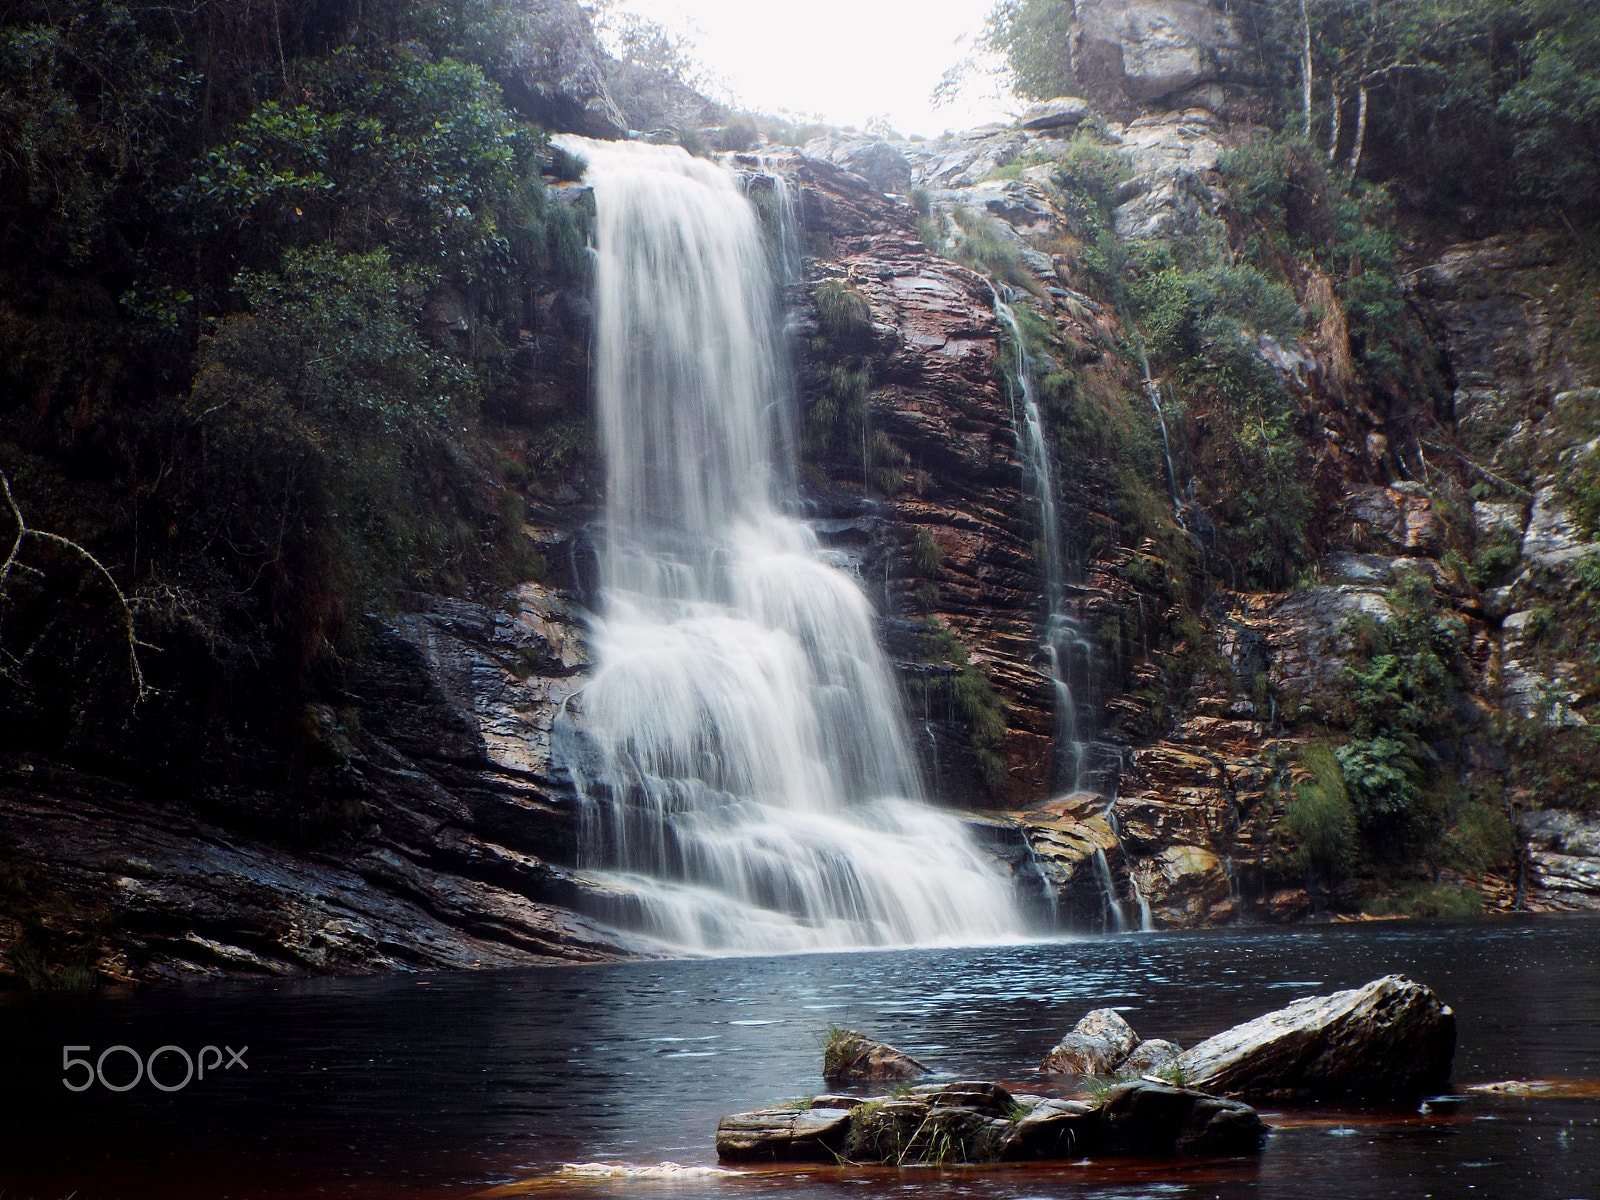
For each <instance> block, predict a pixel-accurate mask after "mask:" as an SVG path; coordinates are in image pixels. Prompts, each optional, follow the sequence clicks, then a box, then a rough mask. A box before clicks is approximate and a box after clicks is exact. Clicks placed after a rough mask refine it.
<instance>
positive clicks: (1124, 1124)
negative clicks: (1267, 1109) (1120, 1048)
mask: <svg viewBox="0 0 1600 1200" xmlns="http://www.w3.org/2000/svg"><path fill="white" fill-rule="evenodd" d="M1266 1132H1267V1127H1266V1126H1265V1125H1264V1124H1262V1121H1261V1118H1260V1117H1258V1116H1257V1115H1256V1112H1255V1110H1254V1109H1253V1108H1251V1107H1250V1106H1249V1105H1246V1104H1241V1103H1239V1102H1238V1101H1237V1100H1223V1099H1220V1098H1218V1097H1216V1096H1208V1095H1206V1094H1205V1093H1204V1092H1199V1091H1196V1090H1194V1089H1193V1088H1180V1087H1169V1086H1167V1085H1166V1084H1161V1083H1149V1082H1146V1081H1143V1080H1141V1081H1138V1082H1135V1083H1124V1084H1120V1085H1119V1086H1117V1087H1114V1088H1112V1089H1111V1091H1110V1092H1109V1093H1107V1095H1106V1098H1105V1103H1104V1104H1102V1105H1101V1107H1100V1110H1099V1120H1098V1123H1097V1127H1096V1135H1095V1136H1096V1138H1097V1144H1096V1151H1097V1152H1098V1153H1101V1154H1110V1155H1137V1156H1145V1155H1158V1156H1159V1155H1167V1154H1199V1155H1219V1156H1220V1155H1237V1154H1259V1153H1260V1152H1261V1141H1262V1139H1263V1138H1264V1137H1265V1136H1266Z"/></svg>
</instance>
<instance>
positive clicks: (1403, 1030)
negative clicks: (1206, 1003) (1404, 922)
mask: <svg viewBox="0 0 1600 1200" xmlns="http://www.w3.org/2000/svg"><path fill="white" fill-rule="evenodd" d="M1455 1044H1456V1021H1455V1014H1454V1013H1453V1012H1451V1011H1450V1009H1449V1008H1448V1007H1447V1006H1446V1005H1445V1004H1444V1003H1442V1002H1441V1001H1440V999H1439V998H1438V996H1436V995H1435V994H1434V993H1433V991H1432V990H1431V989H1429V988H1427V987H1425V986H1423V985H1422V984H1418V983H1413V982H1412V981H1411V980H1409V979H1406V978H1404V977H1402V976H1399V975H1386V976H1384V977H1383V978H1382V979H1375V980H1373V981H1372V982H1371V983H1369V984H1367V985H1366V986H1365V987H1361V988H1353V989H1351V990H1349V991H1344V992H1335V993H1333V994H1332V995H1330V996H1308V997H1306V998H1305V999H1302V1000H1296V1001H1295V1002H1294V1003H1293V1004H1291V1005H1289V1006H1288V1007H1287V1008H1283V1009H1279V1010H1278V1011H1277V1012H1271V1013H1267V1014H1266V1015H1265V1016H1261V1017H1257V1018H1256V1019H1255V1020H1253V1021H1247V1022H1245V1023H1244V1024H1243V1025H1236V1026H1235V1027H1234V1028H1232V1029H1229V1030H1227V1031H1225V1032H1223V1033H1219V1034H1217V1035H1216V1036H1215V1037H1211V1038H1207V1039H1206V1040H1205V1041H1203V1042H1201V1043H1200V1044H1199V1045H1197V1046H1195V1047H1193V1048H1192V1049H1190V1050H1189V1051H1187V1052H1186V1053H1185V1054H1184V1055H1183V1056H1182V1058H1180V1059H1179V1060H1178V1061H1179V1066H1180V1067H1181V1068H1182V1070H1183V1073H1184V1077H1185V1079H1187V1080H1188V1081H1189V1082H1190V1083H1192V1084H1193V1085H1194V1086H1195V1087H1198V1088H1201V1089H1204V1090H1206V1091H1212V1092H1217V1093H1220V1094H1223V1095H1230V1096H1243V1097H1245V1098H1247V1099H1272V1100H1300V1101H1305V1100H1331V1099H1364V1100H1374V1101H1385V1100H1407V1099H1414V1098H1415V1097H1417V1096H1420V1095H1424V1094H1426V1093H1427V1092H1430V1091H1436V1090H1438V1089H1439V1088H1441V1087H1443V1086H1444V1085H1445V1083H1447V1082H1448V1081H1449V1079H1450V1061H1451V1059H1452V1057H1453V1056H1454V1054H1455Z"/></svg>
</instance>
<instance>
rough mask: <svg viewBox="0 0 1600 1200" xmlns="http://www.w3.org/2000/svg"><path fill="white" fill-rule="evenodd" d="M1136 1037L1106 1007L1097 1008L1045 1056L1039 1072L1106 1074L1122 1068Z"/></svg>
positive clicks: (1130, 1029) (1137, 1039) (1123, 1022)
mask: <svg viewBox="0 0 1600 1200" xmlns="http://www.w3.org/2000/svg"><path fill="white" fill-rule="evenodd" d="M1138 1044H1139V1035H1138V1034H1137V1033H1135V1032H1134V1031H1133V1028H1132V1027H1131V1026H1130V1025H1129V1024H1128V1023H1127V1022H1126V1021H1124V1020H1123V1019H1122V1018H1121V1017H1120V1016H1118V1015H1117V1014H1116V1013H1115V1012H1113V1011H1112V1010H1111V1009H1109V1008H1097V1009H1095V1010H1094V1011H1093V1012H1091V1013H1090V1014H1089V1015H1088V1016H1086V1017H1084V1018H1083V1020H1081V1021H1079V1022H1078V1023H1077V1024H1076V1025H1075V1026H1073V1028H1072V1032H1071V1033H1069V1034H1067V1036H1066V1037H1064V1038H1062V1039H1061V1041H1060V1042H1058V1043H1057V1044H1056V1047H1055V1049H1054V1050H1052V1051H1050V1053H1049V1054H1047V1055H1045V1058H1044V1062H1043V1063H1041V1064H1040V1065H1039V1069H1040V1070H1042V1071H1046V1072H1049V1073H1050V1074H1053V1075H1109V1074H1110V1073H1111V1072H1112V1071H1115V1070H1116V1069H1117V1068H1118V1067H1120V1066H1121V1065H1122V1062H1123V1060H1124V1059H1125V1058H1127V1057H1128V1055H1129V1054H1131V1053H1132V1052H1133V1048H1134V1047H1135V1046H1137V1045H1138Z"/></svg>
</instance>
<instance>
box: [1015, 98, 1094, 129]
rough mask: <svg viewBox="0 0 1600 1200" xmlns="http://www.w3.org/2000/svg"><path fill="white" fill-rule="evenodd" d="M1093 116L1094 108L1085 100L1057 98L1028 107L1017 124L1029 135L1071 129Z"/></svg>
mask: <svg viewBox="0 0 1600 1200" xmlns="http://www.w3.org/2000/svg"><path fill="white" fill-rule="evenodd" d="M1093 116H1094V108H1093V106H1091V105H1090V103H1089V102H1088V101H1087V100H1084V99H1082V98H1081V97H1078V96H1057V97H1056V98H1055V99H1053V100H1041V101H1040V102H1039V103H1038V104H1035V105H1032V106H1030V107H1029V108H1028V110H1027V111H1026V112H1024V113H1023V114H1022V116H1021V118H1020V119H1019V120H1018V121H1017V124H1018V125H1020V126H1022V128H1024V129H1026V130H1027V131H1028V132H1029V133H1041V132H1043V131H1044V130H1046V129H1063V130H1068V129H1073V128H1075V127H1077V126H1078V125H1081V124H1083V122H1085V121H1087V120H1089V119H1090V118H1091V117H1093ZM1063 136H1064V135H1063Z"/></svg>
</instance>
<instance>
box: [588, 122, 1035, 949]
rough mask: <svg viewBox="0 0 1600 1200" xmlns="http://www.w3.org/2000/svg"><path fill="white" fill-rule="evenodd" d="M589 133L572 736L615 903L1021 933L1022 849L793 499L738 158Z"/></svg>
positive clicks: (767, 308)
mask: <svg viewBox="0 0 1600 1200" xmlns="http://www.w3.org/2000/svg"><path fill="white" fill-rule="evenodd" d="M564 144H565V145H566V146H567V147H568V148H569V149H571V150H573V151H575V152H577V153H580V154H582V155H583V156H584V157H585V158H586V159H587V160H588V162H589V171H588V174H587V177H586V178H587V180H588V182H589V183H590V184H591V185H592V186H593V188H594V191H595V201H596V208H597V214H598V215H597V232H596V246H595V307H594V312H595V317H594V349H593V377H594V400H595V407H596V411H597V418H598V425H599V433H600V440H601V444H602V448H603V450H604V454H605V459H606V507H605V523H604V544H603V551H602V555H601V579H602V600H603V603H602V605H601V611H600V612H599V613H598V614H597V615H596V617H595V618H594V646H595V652H596V664H595V668H594V671H593V674H592V676H591V678H590V680H589V682H588V683H587V684H586V685H585V687H584V688H583V690H582V692H581V694H580V695H579V696H577V697H576V698H575V699H574V701H573V704H572V706H571V707H572V708H573V709H575V710H576V711H575V716H574V720H575V722H576V724H577V725H578V726H579V727H580V728H581V731H582V734H581V738H578V739H568V741H569V742H570V741H580V742H581V744H582V746H583V750H582V752H578V751H569V753H568V754H567V756H566V757H567V765H568V766H569V767H570V769H571V770H572V774H573V778H574V781H575V783H576V784H577V787H578V789H579V794H580V796H582V797H583V799H584V802H585V812H586V817H585V829H584V833H583V845H582V861H583V865H584V866H585V867H587V868H589V869H590V870H591V871H592V873H593V874H594V875H595V876H596V878H597V879H598V881H600V882H601V883H602V884H603V885H604V886H603V887H602V888H597V889H596V890H597V891H598V892H600V893H602V894H606V895H610V896H611V900H610V902H609V905H608V906H607V911H606V912H605V913H604V914H603V915H605V916H607V917H609V918H610V919H613V920H615V921H617V922H618V923H620V924H629V925H632V926H633V927H635V928H638V929H640V930H642V931H643V932H645V933H646V934H649V935H652V936H654V937H656V938H658V939H660V940H661V941H663V942H666V943H668V944H670V945H672V946H675V947H679V948H685V949H691V950H703V951H733V952H756V951H788V950H805V949H823V948H835V947H848V946H866V945H886V944H930V943H958V942H977V941H995V940H1002V939H1008V938H1015V937H1018V936H1020V935H1021V932H1022V929H1021V918H1020V916H1019V915H1018V910H1017V906H1016V902H1015V895H1014V891H1013V888H1012V886H1011V884H1010V882H1009V880H1008V878H1007V877H1006V876H1005V875H1004V874H1003V872H1002V869H1001V868H1000V866H999V865H998V864H997V863H996V862H994V861H993V860H992V859H991V858H989V857H988V856H986V855H984V854H983V853H982V852H981V851H979V850H978V849H977V847H976V846H975V845H974V843H973V841H972V839H971V837H970V836H969V835H968V833H967V831H966V829H965V828H964V826H962V825H961V823H960V822H958V821H957V820H955V819H954V818H952V817H950V816H948V815H945V814H942V813H939V812H936V811H934V810H933V809H931V808H929V807H928V806H927V805H926V804H924V803H923V800H922V787H921V782H920V780H919V778H918V772H917V768H916V765H915V759H914V757H913V755H912V752H911V744H910V734H909V731H908V725H907V721H906V717H905V714H904V713H903V712H902V709H901V702H900V697H899V695H898V692H897V691H896V688H895V684H894V679H893V676H892V674H891V672H890V668H889V663H888V660H887V658H886V657H885V655H884V653H883V651H882V649H881V648H880V647H879V645H878V642H877V639H876V636H875V633H874V627H873V613H872V610H871V606H870V605H869V603H868V601H867V598H866V596H865V594H864V593H863V591H862V589H861V588H860V586H858V584H857V583H856V582H855V580H853V579H852V578H851V577H850V576H848V575H846V574H845V573H844V572H842V571H840V570H838V569H837V568H835V567H833V566H831V565H829V564H828V563H827V562H825V561H824V559H823V557H822V556H821V555H820V554H819V547H818V544H817V540H816V538H815V536H814V535H813V533H812V531H811V530H810V529H809V528H807V527H806V526H805V525H804V524H802V523H800V522H799V521H797V520H794V519H792V518H791V517H789V516H788V515H786V513H785V509H786V507H787V508H790V509H792V508H793V507H794V506H795V501H796V500H797V488H796V483H795V478H794V465H793V446H794V439H793V421H794V415H793V414H794V408H795V405H794V399H793V396H792V394H791V391H790V387H789V382H788V374H787V371H786V370H785V363H784V358H783V353H782V351H783V347H782V343H781V339H780V336H779V332H778V328H779V313H778V311H777V309H778V306H777V303H776V299H775V295H774V287H773V280H772V277H771V272H770V270H769V266H768V262H767V258H766V254H765V251H764V247H763V244H762V241H761V236H760V230H759V228H758V223H757V220H756V214H755V210H754V208H753V207H752V205H751V204H750V202H749V201H748V199H747V198H746V197H745V195H744V194H743V192H742V191H741V189H740V186H739V183H738V180H737V178H736V177H735V176H734V175H733V174H732V173H731V172H730V171H728V170H726V169H725V168H723V167H722V166H720V165H718V164H715V163H712V162H708V161H705V160H702V159H696V158H691V157H690V156H689V155H688V154H686V153H685V152H683V151H682V150H680V149H678V148H676V147H661V146H647V145H639V144H626V143H625V144H614V143H596V142H588V141H581V140H579V139H564Z"/></svg>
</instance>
